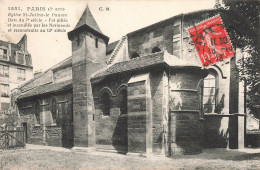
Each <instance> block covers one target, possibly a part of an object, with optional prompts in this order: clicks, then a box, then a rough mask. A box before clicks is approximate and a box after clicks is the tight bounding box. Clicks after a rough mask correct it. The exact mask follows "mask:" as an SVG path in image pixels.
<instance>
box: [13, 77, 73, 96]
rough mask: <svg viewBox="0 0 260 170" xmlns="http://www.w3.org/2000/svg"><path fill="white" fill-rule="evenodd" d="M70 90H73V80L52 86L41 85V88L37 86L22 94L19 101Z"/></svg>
mask: <svg viewBox="0 0 260 170" xmlns="http://www.w3.org/2000/svg"><path fill="white" fill-rule="evenodd" d="M69 88H72V80H67V81H64V82H61V83H52V84H46V85H41V86H37V87H35V88H33V89H31V90H29V91H26V92H24V93H21V94H20V96H19V97H18V98H17V99H18V100H19V99H23V98H27V97H31V96H37V95H41V94H46V93H53V92H56V91H60V90H65V89H69Z"/></svg>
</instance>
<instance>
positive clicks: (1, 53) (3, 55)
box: [0, 49, 7, 60]
mask: <svg viewBox="0 0 260 170" xmlns="http://www.w3.org/2000/svg"><path fill="white" fill-rule="evenodd" d="M0 59H4V60H7V50H6V49H0Z"/></svg>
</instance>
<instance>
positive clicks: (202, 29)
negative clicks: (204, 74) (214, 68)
mask: <svg viewBox="0 0 260 170" xmlns="http://www.w3.org/2000/svg"><path fill="white" fill-rule="evenodd" d="M188 32H189V34H190V36H191V39H192V41H193V43H194V45H195V48H196V51H197V53H198V56H199V58H200V60H201V63H202V65H203V67H207V66H209V65H211V64H214V63H216V62H219V61H223V60H224V59H227V58H230V57H232V56H233V55H234V49H233V47H232V44H231V42H230V40H229V37H228V35H227V32H226V30H225V28H224V25H223V23H222V20H221V18H220V16H215V17H213V18H211V19H209V20H206V21H204V22H202V23H199V24H197V25H195V26H193V27H190V28H188Z"/></svg>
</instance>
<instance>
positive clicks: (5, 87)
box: [1, 84, 10, 97]
mask: <svg viewBox="0 0 260 170" xmlns="http://www.w3.org/2000/svg"><path fill="white" fill-rule="evenodd" d="M9 96H10V89H9V84H1V97H9Z"/></svg>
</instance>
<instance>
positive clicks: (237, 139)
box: [203, 114, 245, 149]
mask: <svg viewBox="0 0 260 170" xmlns="http://www.w3.org/2000/svg"><path fill="white" fill-rule="evenodd" d="M244 116H245V115H244V114H207V115H204V129H203V147H204V148H229V149H239V148H243V147H244V132H245V130H244Z"/></svg>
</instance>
